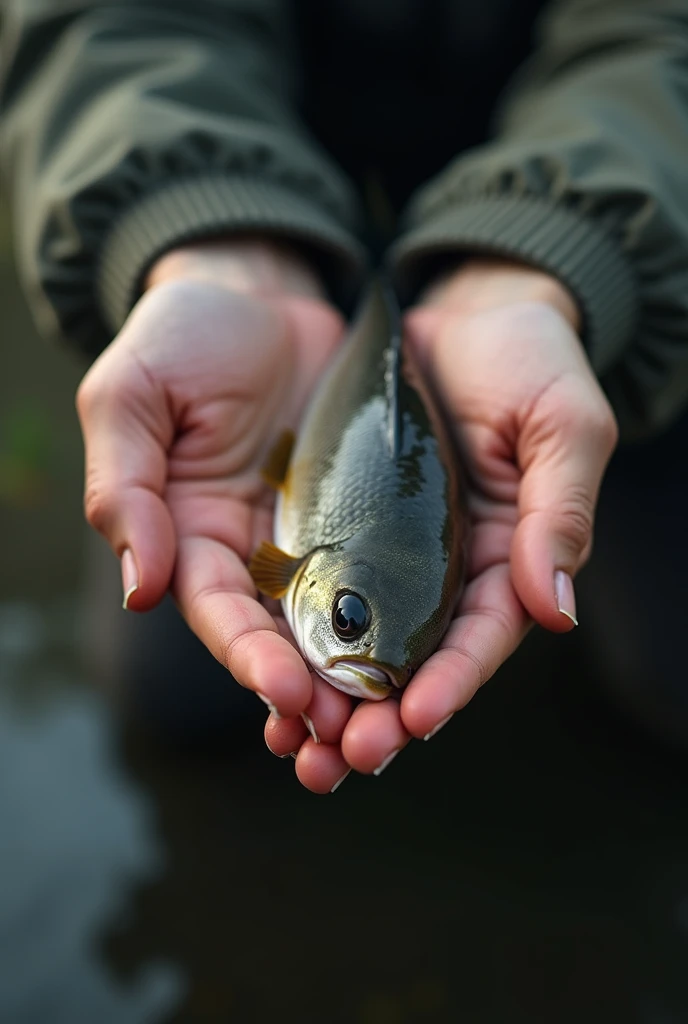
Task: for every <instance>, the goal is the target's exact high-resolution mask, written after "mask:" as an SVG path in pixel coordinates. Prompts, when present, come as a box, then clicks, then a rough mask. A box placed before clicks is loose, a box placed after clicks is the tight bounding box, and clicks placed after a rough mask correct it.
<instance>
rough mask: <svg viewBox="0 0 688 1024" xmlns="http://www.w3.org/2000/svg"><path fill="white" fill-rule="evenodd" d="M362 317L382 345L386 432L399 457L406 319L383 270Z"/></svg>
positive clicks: (390, 446) (390, 448)
mask: <svg viewBox="0 0 688 1024" xmlns="http://www.w3.org/2000/svg"><path fill="white" fill-rule="evenodd" d="M362 317H363V318H364V319H365V321H366V328H365V330H366V333H367V332H368V331H370V332H374V335H376V336H377V340H373V343H374V344H376V345H381V346H383V347H382V358H383V360H384V375H385V380H384V384H385V400H386V404H387V425H386V434H387V442H388V445H389V451H390V455H391V456H392V458H397V456H398V455H399V450H400V447H401V410H400V401H399V377H400V374H401V341H402V322H401V310H400V308H399V302H398V300H397V297H396V295H395V293H394V289H393V288H392V286H391V284H390V283H389V282H388V280H387V279H386V277H385V276H384V275H383V274H377V275H376V276H375V277H374V278H373V281H372V283H371V286H370V289H369V292H368V296H367V300H366V302H365V304H364V309H363V312H362Z"/></svg>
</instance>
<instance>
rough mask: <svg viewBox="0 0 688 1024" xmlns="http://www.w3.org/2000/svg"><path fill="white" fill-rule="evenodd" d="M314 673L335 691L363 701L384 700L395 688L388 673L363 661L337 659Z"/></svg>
mask: <svg viewBox="0 0 688 1024" xmlns="http://www.w3.org/2000/svg"><path fill="white" fill-rule="evenodd" d="M316 671H317V672H318V674H319V675H321V676H322V677H323V679H326V680H327V682H328V683H330V684H331V685H332V686H334V687H336V689H338V690H342V691H343V692H344V693H348V694H350V695H351V696H352V697H363V698H364V699H365V700H384V699H385V697H389V695H390V693H392V691H393V690H395V689H396V688H397V685H396V683H395V681H394V679H393V677H392V676H391V674H390V673H389V672H386V671H385V670H384V669H383V668H380V666H379V665H374V664H373V663H372V662H370V661H367V660H363V659H361V660H360V661H358V660H357V659H355V658H338V659H337V660H336V661H333V662H331V663H330V664H329V665H328V666H327V668H326V669H316Z"/></svg>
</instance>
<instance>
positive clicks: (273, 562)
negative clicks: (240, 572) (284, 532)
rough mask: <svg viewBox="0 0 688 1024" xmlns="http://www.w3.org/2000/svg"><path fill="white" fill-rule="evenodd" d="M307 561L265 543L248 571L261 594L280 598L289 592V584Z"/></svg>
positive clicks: (257, 552)
mask: <svg viewBox="0 0 688 1024" xmlns="http://www.w3.org/2000/svg"><path fill="white" fill-rule="evenodd" d="M306 557H308V556H306ZM305 561H306V558H305V557H298V558H294V557H292V555H287V554H286V553H285V552H284V551H281V550H280V548H278V547H275V545H274V544H270V543H269V541H263V543H262V544H261V545H260V547H259V548H258V550H257V551H256V553H255V554H254V556H253V558H252V559H251V561H250V562H249V566H248V571H249V572H250V574H251V577H252V579H253V582H254V583H255V585H256V587H257V588H258V590H260V592H261V594H265V595H266V597H274V598H280V597H284V595H285V594H286V592H287V591H288V590H289V584H290V583H291V581H292V580H293V579H294V576H296V573H297V572H298V571H299V568H300V567H301V566H302V565H303V563H304V562H305Z"/></svg>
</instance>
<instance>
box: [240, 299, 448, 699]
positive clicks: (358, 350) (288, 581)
mask: <svg viewBox="0 0 688 1024" xmlns="http://www.w3.org/2000/svg"><path fill="white" fill-rule="evenodd" d="M280 484H281V486H280V488H279V491H278V497H277V504H276V509H275V530H274V542H275V543H274V545H267V544H266V545H263V546H262V548H261V549H259V551H258V552H257V554H256V556H255V557H254V559H253V561H252V563H251V566H250V568H251V572H252V575H253V577H254V580H255V581H256V584H257V586H258V588H259V589H261V590H263V592H265V593H269V594H271V595H272V596H273V597H281V599H282V606H283V609H284V614H285V616H286V619H287V621H288V623H289V625H290V627H291V629H292V632H293V634H294V637H295V639H296V642H297V644H298V646H299V648H300V650H301V652H302V654H303V655H304V657H305V658H306V660H307V661H308V662H309V663H310V664H311V665H312V667H313V668H314V669H315V670H316V671H317V672H318V673H319V674H320V675H321V676H323V678H325V679H327V680H328V682H330V683H331V684H332V685H333V686H335V687H337V688H338V689H341V690H344V691H345V692H347V693H351V694H353V695H354V696H357V697H365V698H366V699H369V700H370V699H372V700H381V699H384V698H385V697H387V696H388V695H389V694H390V693H392V692H393V691H394V690H395V689H401V688H402V687H403V686H405V685H406V683H407V682H408V680H409V679H410V678H411V675H412V674H413V672H414V671H415V670H416V669H417V668H418V667H419V666H420V664H422V662H423V661H425V659H426V658H427V657H428V656H429V655H430V654H431V653H432V652H433V651H434V650H435V648H436V647H437V645H438V644H439V642H440V640H441V639H442V637H443V635H444V633H445V632H446V629H447V627H448V625H449V622H450V620H451V616H452V614H453V611H454V609H455V606H456V601H457V599H458V596H459V592H460V588H461V585H462V582H463V573H464V548H465V539H466V514H465V507H464V502H463V490H462V486H461V481H460V478H459V464H458V459H457V455H456V451H455V448H454V445H453V444H452V441H451V437H450V434H449V431H448V429H447V427H446V425H445V423H444V421H443V420H442V417H441V416H440V415H439V412H438V409H437V407H436V405H435V403H434V401H433V398H432V395H431V394H430V392H429V390H428V389H427V387H426V385H425V384H424V383H423V381H422V378H421V375H420V373H419V371H418V367H417V366H416V365H415V363H414V361H413V359H412V357H411V353H410V352H409V351H407V349H406V348H405V347H404V348H402V342H401V317H400V314H399V311H398V308H397V307H396V301H395V299H394V296H393V295H392V294H391V293H390V292H389V291H388V290H387V289H386V288H385V286H384V285H383V284H382V283H381V282H379V281H376V282H375V283H374V284H373V286H372V288H371V289H370V292H369V294H368V296H367V299H366V301H365V302H364V304H363V307H362V310H361V312H360V314H359V316H358V317H357V319H356V321H355V323H354V325H353V328H352V330H351V332H350V334H349V336H348V338H347V339H346V340H345V341H344V342H343V343H342V346H341V348H340V350H339V352H338V354H337V355H336V357H335V359H334V360H333V363H332V364H331V366H330V368H329V369H328V371H327V372H326V375H325V377H324V379H323V380H322V382H321V384H320V386H319V387H318V389H317V392H316V393H315V395H314V397H313V399H312V401H311V404H310V406H309V407H308V409H307V411H306V414H305V416H304V419H303V422H302V424H301V428H300V430H299V434H298V438H297V439H296V441H295V443H294V446H293V449H292V450H291V454H290V457H289V461H288V466H287V467H286V471H285V472H284V475H283V478H282V479H281V481H280Z"/></svg>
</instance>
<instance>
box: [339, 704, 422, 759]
mask: <svg viewBox="0 0 688 1024" xmlns="http://www.w3.org/2000/svg"><path fill="white" fill-rule="evenodd" d="M410 738H411V737H410V736H409V734H408V732H407V731H406V729H405V728H404V725H403V723H402V721H401V711H400V707H399V702H398V701H397V700H393V699H392V698H387V700H383V701H379V702H378V701H376V702H374V703H373V702H372V701H364V703H363V704H360V705H359V706H358V707H357V708H356V710H355V711H354V713H353V715H352V716H351V721H350V722H349V723H348V725H347V727H346V729H345V730H344V735H343V737H342V753H343V755H344V757H345V758H346V760H347V762H348V764H350V765H351V767H352V768H355V769H356V771H357V772H362V773H363V774H365V775H370V774H374V775H380V774H382V772H383V771H384V770H385V768H386V767H387V766H388V765H389V764H390V763H391V762H392V761H393V760H394V758H395V757H396V755H397V754H398V753H399V752H400V751H401V750H403V749H404V747H405V746H406V744H407V743H408V742H409V740H410Z"/></svg>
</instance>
